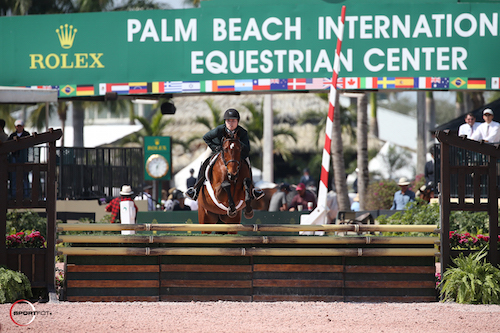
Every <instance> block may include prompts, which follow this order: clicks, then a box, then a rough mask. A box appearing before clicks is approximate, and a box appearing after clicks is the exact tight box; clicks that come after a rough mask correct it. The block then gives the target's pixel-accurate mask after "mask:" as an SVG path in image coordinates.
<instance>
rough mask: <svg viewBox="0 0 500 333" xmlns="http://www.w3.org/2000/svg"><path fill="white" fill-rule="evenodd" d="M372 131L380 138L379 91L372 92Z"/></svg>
mask: <svg viewBox="0 0 500 333" xmlns="http://www.w3.org/2000/svg"><path fill="white" fill-rule="evenodd" d="M370 116H371V118H370V133H371V134H372V135H373V136H374V137H376V138H378V121H377V93H376V92H371V93H370Z"/></svg>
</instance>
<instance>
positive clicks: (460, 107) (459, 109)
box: [455, 91, 465, 117]
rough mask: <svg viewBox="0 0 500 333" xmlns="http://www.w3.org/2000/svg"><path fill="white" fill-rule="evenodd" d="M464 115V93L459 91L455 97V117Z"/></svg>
mask: <svg viewBox="0 0 500 333" xmlns="http://www.w3.org/2000/svg"><path fill="white" fill-rule="evenodd" d="M464 113H465V110H464V93H463V92H461V91H457V95H456V97H455V117H460V116H461V115H463V114H464Z"/></svg>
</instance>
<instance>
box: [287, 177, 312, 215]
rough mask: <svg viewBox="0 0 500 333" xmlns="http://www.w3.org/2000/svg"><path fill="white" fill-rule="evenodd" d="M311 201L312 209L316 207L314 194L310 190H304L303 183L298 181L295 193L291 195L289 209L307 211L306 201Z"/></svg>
mask: <svg viewBox="0 0 500 333" xmlns="http://www.w3.org/2000/svg"><path fill="white" fill-rule="evenodd" d="M308 202H312V203H313V207H312V209H314V208H316V196H315V195H314V194H313V193H312V192H311V191H308V190H306V185H305V184H304V183H299V185H297V194H296V195H295V196H294V197H293V199H292V203H291V204H290V209H289V210H290V211H291V212H293V211H295V210H299V211H304V210H306V211H307V203H308Z"/></svg>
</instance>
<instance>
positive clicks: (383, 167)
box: [368, 142, 417, 180]
mask: <svg viewBox="0 0 500 333" xmlns="http://www.w3.org/2000/svg"><path fill="white" fill-rule="evenodd" d="M391 145H392V146H396V147H397V149H398V151H399V150H401V149H403V148H401V147H400V146H398V145H395V144H393V143H391V142H386V143H385V144H384V146H383V147H382V149H380V151H379V153H378V154H377V156H375V157H374V158H373V159H371V160H370V163H368V170H369V171H370V172H377V173H378V174H379V175H380V177H381V178H382V179H389V176H390V175H389V172H388V168H389V166H388V165H387V163H386V162H385V160H384V157H385V156H387V153H388V151H389V147H390V146H391ZM410 154H411V158H410V159H409V162H408V163H407V164H406V166H404V167H403V168H401V169H398V170H395V171H394V173H393V175H392V179H395V180H397V179H399V178H400V177H406V178H408V179H413V178H415V172H416V171H415V166H416V165H417V154H416V153H414V152H410Z"/></svg>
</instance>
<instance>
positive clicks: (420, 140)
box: [417, 91, 427, 175]
mask: <svg viewBox="0 0 500 333" xmlns="http://www.w3.org/2000/svg"><path fill="white" fill-rule="evenodd" d="M425 132H426V130H425V91H417V175H419V174H423V173H424V169H425V162H427V158H426V154H427V149H426V141H425Z"/></svg>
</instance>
